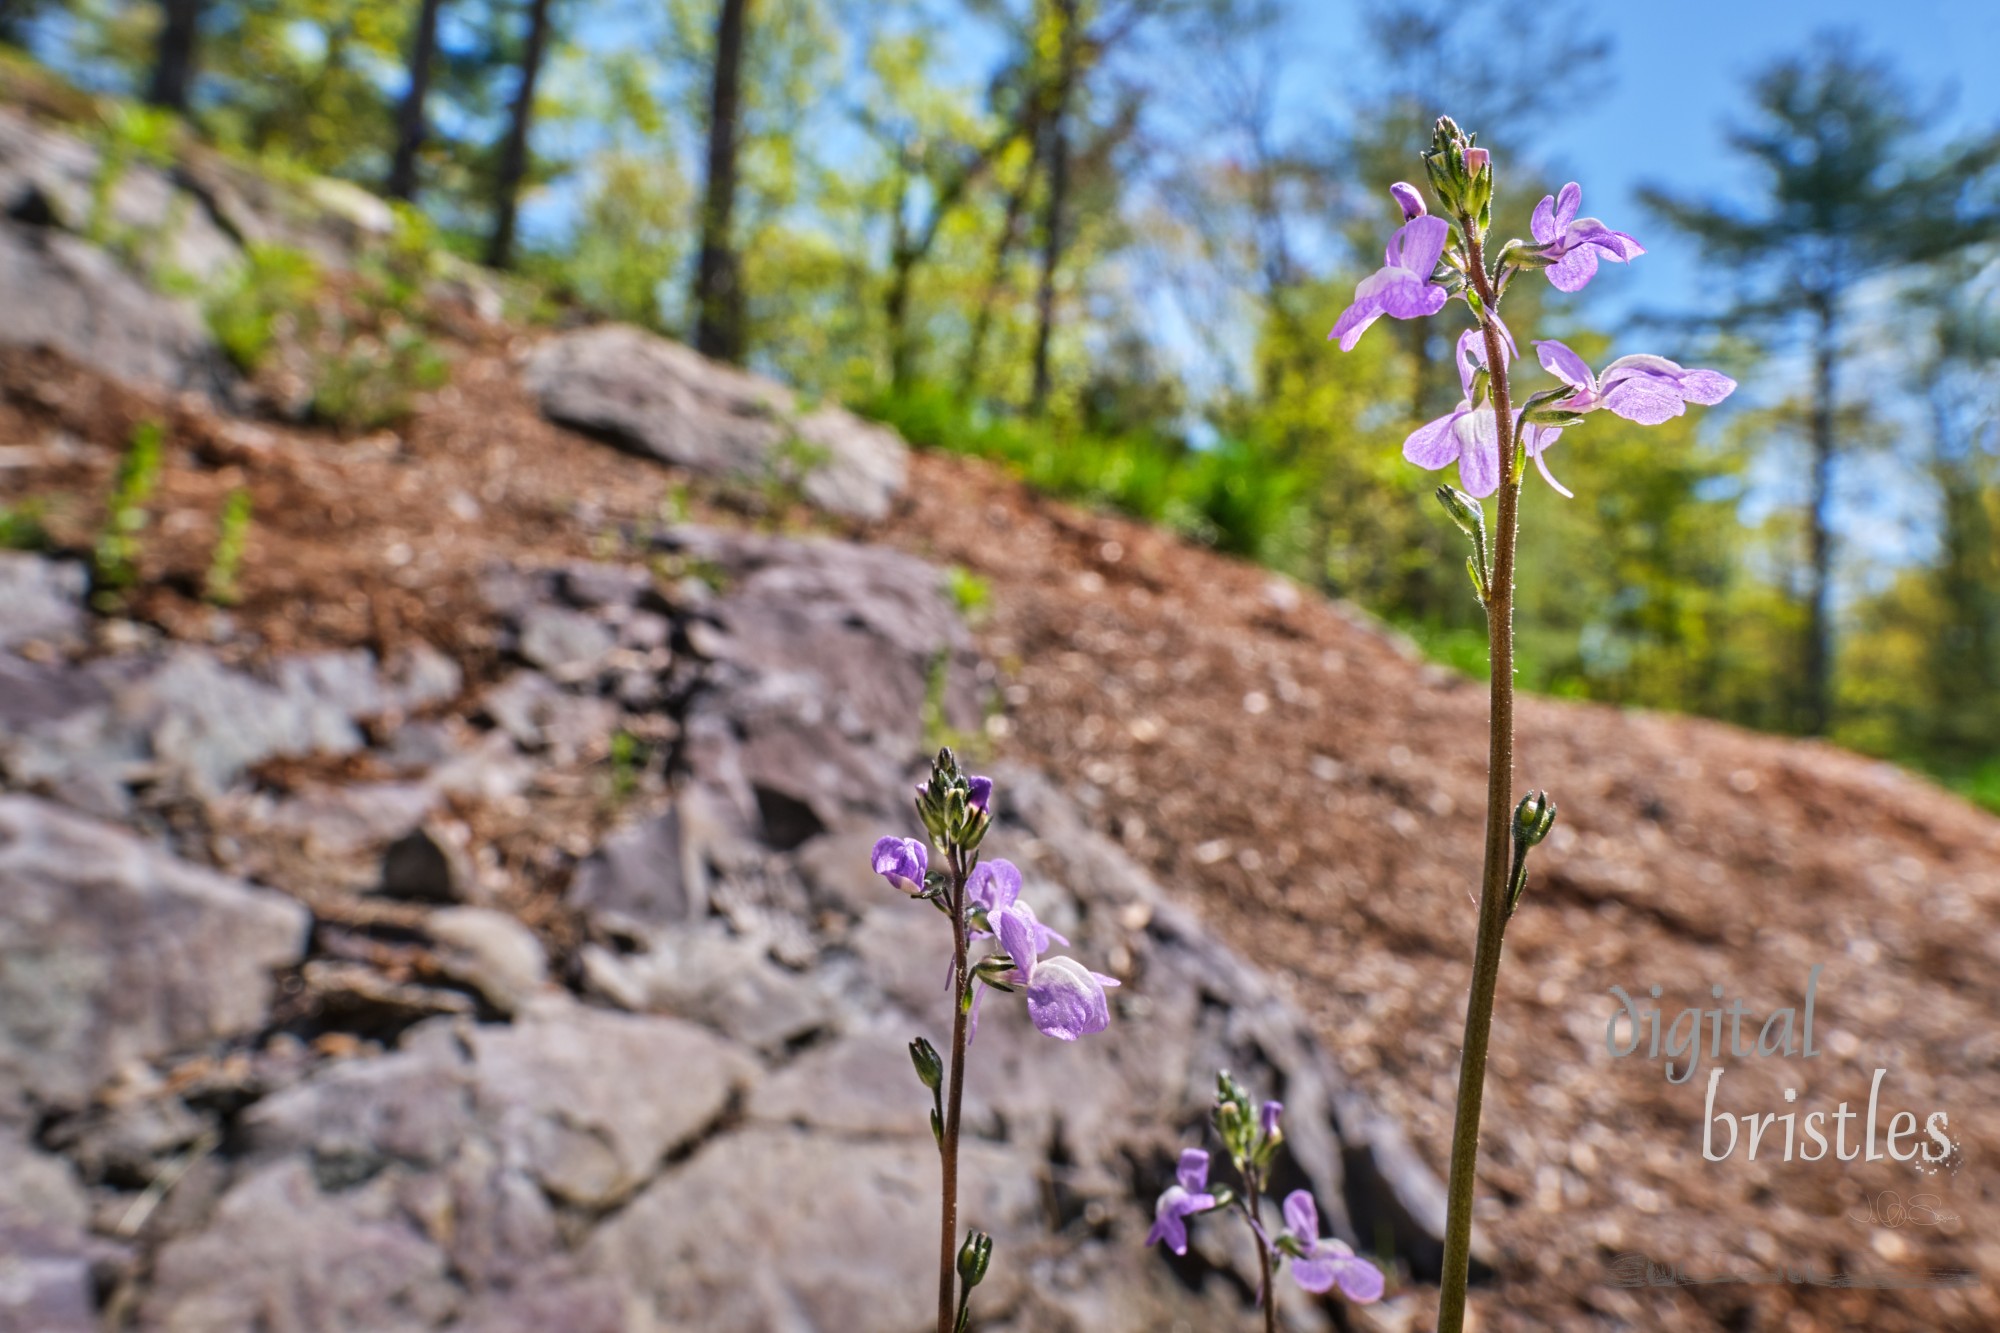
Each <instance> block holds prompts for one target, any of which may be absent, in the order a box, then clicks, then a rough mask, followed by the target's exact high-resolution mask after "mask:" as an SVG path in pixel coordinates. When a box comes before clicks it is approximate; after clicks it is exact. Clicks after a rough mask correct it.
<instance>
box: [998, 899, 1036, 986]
mask: <svg viewBox="0 0 2000 1333" xmlns="http://www.w3.org/2000/svg"><path fill="white" fill-rule="evenodd" d="M987 920H989V921H991V922H992V923H993V933H994V934H996V935H998V936H999V937H1000V947H1001V948H1003V949H1005V950H1006V951H1007V954H1008V956H1009V957H1010V958H1012V959H1013V960H1014V970H1015V971H1016V972H1018V973H1020V974H1021V980H1022V981H1023V982H1024V983H1026V982H1032V981H1034V979H1035V971H1036V963H1037V962H1038V960H1039V957H1040V953H1041V951H1040V950H1039V949H1037V948H1036V947H1035V925H1036V922H1035V912H1034V909H1033V908H1031V907H1029V906H1027V905H1026V904H1025V903H1014V904H1011V905H1010V906H1007V907H1003V908H1001V909H1000V910H999V911H997V912H989V913H988V914H987Z"/></svg>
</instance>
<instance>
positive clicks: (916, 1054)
mask: <svg viewBox="0 0 2000 1333" xmlns="http://www.w3.org/2000/svg"><path fill="white" fill-rule="evenodd" d="M910 1063H911V1064H913V1065H915V1066H916V1067H917V1078H918V1080H919V1081H920V1082H921V1083H922V1084H923V1085H924V1086H925V1087H927V1088H929V1089H930V1090H931V1091H932V1092H936V1091H937V1090H938V1085H939V1084H940V1083H942V1082H943V1081H944V1061H943V1059H942V1058H940V1057H939V1055H938V1053H937V1047H935V1046H933V1045H931V1044H930V1043H929V1042H927V1041H925V1040H924V1039H923V1038H922V1037H918V1038H917V1039H916V1040H915V1041H913V1042H911V1043H910Z"/></svg>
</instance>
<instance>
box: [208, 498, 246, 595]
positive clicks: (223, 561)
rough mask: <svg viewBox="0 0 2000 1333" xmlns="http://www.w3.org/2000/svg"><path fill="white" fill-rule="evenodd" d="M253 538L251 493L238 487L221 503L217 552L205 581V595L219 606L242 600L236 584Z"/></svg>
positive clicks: (211, 556) (216, 534)
mask: <svg viewBox="0 0 2000 1333" xmlns="http://www.w3.org/2000/svg"><path fill="white" fill-rule="evenodd" d="M249 539H250V491H249V488H248V487H244V486H237V487H234V488H233V489H231V491H230V492H229V496H228V498H227V499H225V500H224V501H223V502H222V517H221V518H220V520H218V522H217V523H216V531H215V551H214V553H213V554H211V555H210V556H209V559H208V573H207V575H206V576H205V577H204V578H203V579H202V583H201V587H202V595H203V596H204V597H206V598H207V599H208V600H209V601H211V602H213V603H215V604H216V605H217V606H234V605H236V603H237V602H238V601H239V600H241V599H242V595H243V593H242V589H241V587H240V586H239V584H238V582H237V578H238V575H239V574H240V573H241V572H242V569H243V552H244V548H245V547H246V546H247V545H248V543H249Z"/></svg>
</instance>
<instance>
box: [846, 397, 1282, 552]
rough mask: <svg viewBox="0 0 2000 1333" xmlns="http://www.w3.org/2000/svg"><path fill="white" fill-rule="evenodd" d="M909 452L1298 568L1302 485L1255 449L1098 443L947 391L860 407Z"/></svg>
mask: <svg viewBox="0 0 2000 1333" xmlns="http://www.w3.org/2000/svg"><path fill="white" fill-rule="evenodd" d="M861 410H862V411H865V412H866V413H868V414H869V415H871V416H873V417H875V418H876V419H877V420H880V421H883V422H885V423H887V424H888V425H890V426H893V427H894V428H895V429H896V430H897V431H899V432H900V433H901V434H902V435H903V437H904V438H905V439H907V440H909V441H910V442H911V443H912V444H915V445H918V446H919V447H922V448H930V449H943V450H947V451H949V452H951V453H958V454H966V455H969V456H971V457H975V458H986V459H991V460H993V461H996V462H999V463H1003V464H1005V465H1006V466H1007V467H1008V468H1009V470H1011V471H1012V472H1014V474H1015V475H1017V476H1019V477H1021V478H1022V479H1023V480H1025V481H1027V482H1028V483H1029V484H1031V485H1033V486H1035V487H1037V488H1039V489H1041V490H1045V491H1048V492H1050V493H1051V494H1054V495H1061V496H1065V497H1068V498H1070V499H1075V500H1081V501H1083V502H1085V503H1087V504H1093V505H1101V506H1104V507H1106V508H1111V509H1117V510H1121V511H1123V512H1125V513H1128V514H1132V515H1134V516H1136V517H1139V518H1143V519H1147V520H1149V521H1151V522H1155V523H1161V524H1165V525H1167V526H1170V527H1172V528H1174V529H1175V530H1176V531H1179V532H1182V533H1184V534H1186V535H1187V536H1190V537H1192V538H1194V539H1195V540H1198V541H1202V542H1206V543H1208V544H1209V545H1212V546H1215V547H1216V548H1218V549H1220V550H1224V551H1228V552H1230V553H1232V554H1237V555H1244V556H1248V557H1250V558H1251V559H1257V560H1264V561H1266V562H1267V563H1272V564H1277V565H1280V566H1282V565H1284V564H1287V563H1291V562H1292V561H1293V558H1294V556H1295V548H1296V546H1297V545H1298V542H1299V528H1300V526H1301V524H1302V521H1303V503H1302V501H1301V499H1300V494H1301V489H1302V479H1301V478H1299V477H1298V476H1296V475H1294V474H1291V473H1289V472H1287V471H1286V470H1284V469H1283V468H1282V467H1278V466H1274V465H1273V462H1272V460H1271V459H1269V458H1268V457H1267V456H1266V455H1264V454H1262V453H1260V452H1259V451H1258V450H1256V449H1254V448H1251V447H1250V446H1248V445H1243V444H1238V443H1231V442H1225V443H1222V444H1220V445H1218V446H1217V447H1215V448H1213V449H1207V450H1199V449H1191V448H1189V447H1188V446H1187V445H1185V444H1183V443H1181V442H1180V441H1177V440H1171V439H1167V438H1163V437H1162V436H1160V435H1157V434H1153V433H1147V432H1135V433H1131V434H1126V435H1115V436H1106V435H1098V434H1094V433H1092V432H1090V431H1089V430H1087V429H1085V428H1082V427H1079V426H1070V425H1065V424H1062V423H1059V422H1052V421H1037V420H1033V419H1030V418H1025V417H1006V416H998V415H995V414H993V413H990V412H987V411H984V410H981V409H969V408H967V407H965V406H964V405H963V404H962V403H961V402H959V401H958V399H957V398H956V397H955V396H954V395H953V394H952V393H950V391H948V390H944V389H939V388H936V387H932V386H919V387H917V388H915V389H913V390H911V391H909V392H907V393H903V394H890V393H883V394H881V395H878V396H877V397H875V398H873V399H871V400H869V401H868V402H867V403H865V404H863V405H862V407H861Z"/></svg>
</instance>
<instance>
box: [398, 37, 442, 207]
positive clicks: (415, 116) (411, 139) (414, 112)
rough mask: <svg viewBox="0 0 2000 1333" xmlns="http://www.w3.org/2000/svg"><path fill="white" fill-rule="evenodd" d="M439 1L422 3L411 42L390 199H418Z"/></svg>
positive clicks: (400, 109)
mask: <svg viewBox="0 0 2000 1333" xmlns="http://www.w3.org/2000/svg"><path fill="white" fill-rule="evenodd" d="M437 26H438V0H423V5H422V6H421V7H420V8H419V9H418V10H417V30H416V32H415V33H414V34H413V35H412V37H411V39H410V84H409V87H408V89H407V90H406V91H405V92H404V93H403V104H402V106H401V107H400V108H399V109H398V110H397V112H396V160H395V162H394V163H393V164H392V165H391V166H390V168H389V185H388V190H387V193H388V195H389V197H390V198H391V199H404V200H410V199H415V198H416V197H417V154H418V153H420V152H422V151H423V147H424V133H425V127H424V98H425V97H426V96H427V95H429V93H430V90H431V59H432V57H433V56H434V55H435V54H436V53H437Z"/></svg>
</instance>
